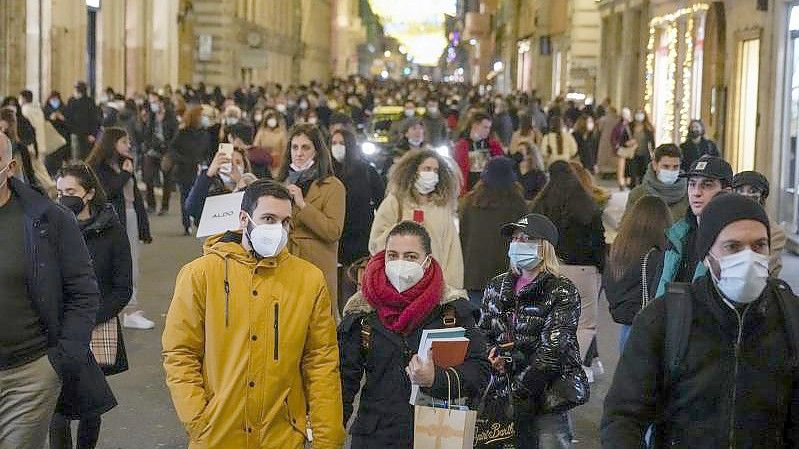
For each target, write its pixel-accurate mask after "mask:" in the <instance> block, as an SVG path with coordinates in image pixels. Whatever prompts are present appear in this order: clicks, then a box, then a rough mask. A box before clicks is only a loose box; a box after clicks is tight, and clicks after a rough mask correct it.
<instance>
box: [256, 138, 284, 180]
mask: <svg viewBox="0 0 799 449" xmlns="http://www.w3.org/2000/svg"><path fill="white" fill-rule="evenodd" d="M252 144H253V145H254V146H256V147H261V148H265V149H266V151H267V152H268V153H269V155H270V156H272V167H271V169H272V176H275V175H277V171H278V168H279V167H280V166H281V165H282V164H283V157H284V154H285V153H286V148H287V147H288V137H287V136H286V130H285V129H283V128H282V127H278V128H277V129H275V130H271V129H269V128H260V129H259V130H258V132H257V133H256V134H255V140H254V141H253V143H252Z"/></svg>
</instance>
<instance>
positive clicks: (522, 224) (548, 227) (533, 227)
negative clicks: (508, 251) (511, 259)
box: [500, 214, 558, 246]
mask: <svg viewBox="0 0 799 449" xmlns="http://www.w3.org/2000/svg"><path fill="white" fill-rule="evenodd" d="M516 230H520V231H523V232H524V233H525V234H527V235H528V236H529V237H532V238H536V239H543V240H546V241H548V242H549V243H551V244H552V245H553V246H554V245H557V244H558V228H556V227H555V225H554V224H553V223H552V221H551V220H550V219H549V218H547V217H545V216H544V215H541V214H529V215H525V216H524V217H522V218H520V219H518V220H516V221H514V222H513V223H508V224H506V225H503V226H502V228H501V229H500V232H501V233H502V236H503V237H505V238H507V239H509V238H511V237H513V233H514V232H515V231H516Z"/></svg>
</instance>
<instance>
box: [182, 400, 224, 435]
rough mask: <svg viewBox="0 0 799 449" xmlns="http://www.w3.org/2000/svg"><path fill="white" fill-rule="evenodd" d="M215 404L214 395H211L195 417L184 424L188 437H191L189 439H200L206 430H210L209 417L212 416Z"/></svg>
mask: <svg viewBox="0 0 799 449" xmlns="http://www.w3.org/2000/svg"><path fill="white" fill-rule="evenodd" d="M216 404H217V400H216V396H211V398H210V400H209V401H208V403H207V404H206V406H205V408H204V409H203V410H202V411H201V412H200V414H199V415H198V416H197V418H195V419H194V421H192V422H191V423H189V424H188V425H186V431H187V432H188V433H189V439H191V441H195V442H196V441H201V440H202V439H203V438H204V437H206V436H207V435H208V431H209V430H211V418H212V417H213V412H214V410H215V408H216Z"/></svg>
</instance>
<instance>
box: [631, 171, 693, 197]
mask: <svg viewBox="0 0 799 449" xmlns="http://www.w3.org/2000/svg"><path fill="white" fill-rule="evenodd" d="M642 184H643V185H644V189H646V193H648V194H649V195H654V196H658V197H660V198H662V199H663V201H665V202H666V204H668V205H669V206H671V205H672V204H676V203H678V202H680V200H682V199H683V198H685V195H687V194H688V181H687V180H686V179H685V178H680V179H678V180H677V182H675V183H674V184H664V183H662V182H660V180H659V179H658V177H657V175H655V171H654V170H652V167H650V168H648V169H647V170H646V174H645V175H644V180H643V182H642Z"/></svg>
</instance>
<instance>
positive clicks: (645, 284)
mask: <svg viewBox="0 0 799 449" xmlns="http://www.w3.org/2000/svg"><path fill="white" fill-rule="evenodd" d="M653 252H655V248H651V249H650V250H649V251H648V252H647V253H646V255H644V260H643V262H641V292H642V294H643V298H642V301H641V310H644V307H646V305H647V304H649V280H648V279H649V277H648V276H647V264H648V263H649V256H651V255H652V253H653Z"/></svg>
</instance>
